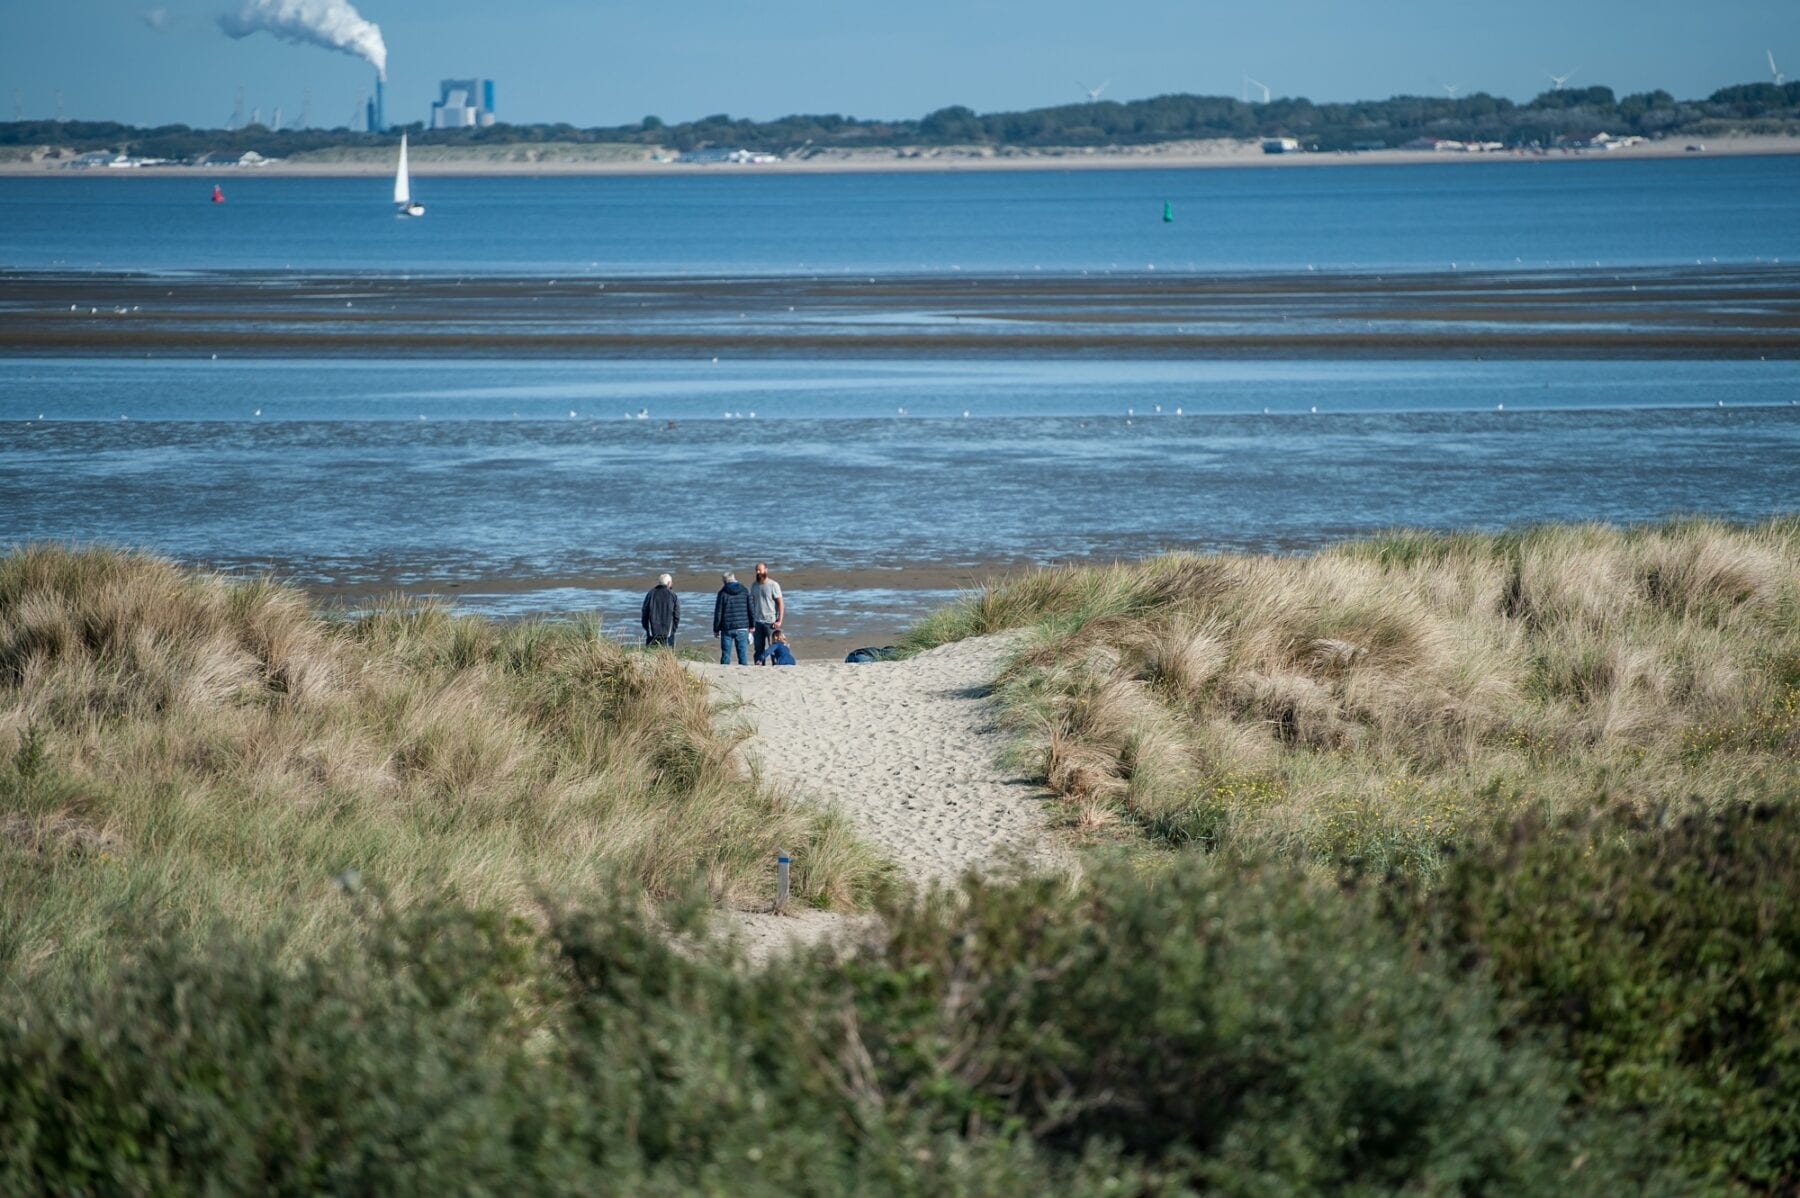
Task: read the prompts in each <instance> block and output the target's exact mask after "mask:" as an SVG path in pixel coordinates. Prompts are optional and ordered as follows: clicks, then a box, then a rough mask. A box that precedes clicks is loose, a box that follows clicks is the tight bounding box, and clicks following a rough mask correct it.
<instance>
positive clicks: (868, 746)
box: [688, 636, 1072, 957]
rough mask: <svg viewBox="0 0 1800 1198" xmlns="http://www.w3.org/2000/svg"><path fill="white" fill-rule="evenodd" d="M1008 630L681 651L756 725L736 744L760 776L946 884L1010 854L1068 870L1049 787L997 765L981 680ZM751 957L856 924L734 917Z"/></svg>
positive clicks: (912, 877) (910, 870)
mask: <svg viewBox="0 0 1800 1198" xmlns="http://www.w3.org/2000/svg"><path fill="white" fill-rule="evenodd" d="M1010 643H1011V642H1010V638H1008V637H1004V636H1000V637H982V638H978V639H975V640H969V641H962V642H958V643H956V644H951V645H945V646H943V647H941V648H938V649H933V650H931V651H930V652H928V653H922V654H920V655H919V656H917V657H914V658H911V659H909V660H907V661H899V662H874V663H869V664H865V665H849V664H845V663H841V662H836V663H833V662H802V663H801V664H800V665H798V666H794V667H790V668H778V667H771V668H761V669H759V668H756V667H753V666H718V665H701V664H696V663H689V664H688V669H689V670H691V671H692V672H693V673H694V674H696V675H698V676H699V677H701V678H704V679H706V680H707V681H708V682H710V683H711V684H712V685H713V686H714V687H715V688H716V689H717V691H718V692H719V695H720V697H721V699H723V700H725V701H726V702H727V703H728V704H731V706H728V707H727V709H726V718H728V719H734V720H735V719H742V720H744V721H746V722H747V723H749V724H750V726H751V727H752V728H754V729H755V735H754V737H753V738H752V739H751V741H750V742H749V743H748V745H747V746H746V747H745V756H746V758H747V759H748V761H749V763H750V764H751V765H752V767H753V769H754V770H755V771H756V772H757V773H758V775H759V776H760V777H761V778H763V779H764V780H765V781H768V782H772V783H774V784H775V785H776V786H778V787H781V788H783V789H785V790H788V791H789V792H791V793H792V794H794V795H796V796H798V797H800V798H802V799H804V800H807V801H810V802H814V803H819V804H823V805H826V806H833V807H837V808H839V809H840V810H842V811H843V812H844V813H845V814H846V815H848V816H849V818H850V822H851V825H852V827H853V828H854V829H855V831H856V832H857V833H858V834H860V835H861V836H863V837H864V838H866V839H867V840H868V841H869V842H870V843H871V844H873V845H874V846H875V847H876V848H878V849H879V850H881V852H882V853H884V854H885V855H886V856H887V857H889V858H890V859H891V860H892V861H893V862H894V864H895V866H896V867H897V868H898V870H899V871H900V875H901V877H902V878H903V879H904V880H905V881H906V882H907V883H908V884H910V885H914V886H918V887H928V886H932V885H951V884H954V883H955V882H956V880H957V879H958V878H960V877H961V876H962V875H963V874H965V873H967V872H969V871H971V870H974V871H978V872H979V871H991V870H994V869H1004V868H1006V867H1008V866H1010V865H1014V864H1019V865H1033V866H1038V867H1045V866H1049V867H1052V868H1066V867H1069V866H1071V864H1072V857H1071V855H1070V854H1069V852H1068V850H1067V848H1066V846H1064V845H1062V844H1061V843H1060V841H1059V839H1058V837H1057V835H1056V833H1055V832H1054V831H1053V830H1052V828H1051V826H1050V820H1049V810H1048V804H1049V802H1050V800H1051V796H1050V795H1049V793H1048V792H1047V791H1045V790H1044V789H1043V787H1042V786H1040V785H1038V784H1036V783H1034V782H1033V781H1032V780H1031V779H1030V778H1028V777H1025V776H1023V774H1022V773H1021V772H1020V771H1018V770H1011V769H1007V768H1006V767H1005V766H1004V765H1002V763H1001V759H1002V757H1003V755H1004V754H1005V751H1006V737H1005V735H1004V734H1003V733H1002V732H1001V730H1000V729H999V728H998V727H996V726H995V723H994V709H993V706H992V703H991V701H990V699H989V697H988V687H989V685H990V684H991V683H992V681H993V679H994V677H995V675H996V674H998V673H999V670H1000V664H1001V660H1002V658H1003V657H1004V656H1005V654H1006V651H1007V648H1008V646H1009V644H1010ZM728 923H729V925H730V926H735V927H736V928H737V929H738V930H739V932H740V934H741V935H742V936H743V937H744V940H745V943H746V947H747V948H748V949H749V950H750V952H751V953H752V955H754V956H759V957H760V956H766V955H767V954H769V953H771V952H773V951H776V950H777V949H778V948H780V947H781V946H782V945H785V944H790V943H804V942H809V941H813V940H817V939H821V938H824V937H828V936H834V935H841V934H846V933H854V932H857V931H859V930H862V929H864V928H865V927H866V924H865V923H864V922H862V921H859V920H854V919H847V918H846V917H844V916H839V915H833V914H829V913H823V912H794V913H791V914H790V915H788V916H776V915H773V914H772V913H766V912H739V913H735V914H734V915H733V916H731V917H730V919H729V921H728Z"/></svg>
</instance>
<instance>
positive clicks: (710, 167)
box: [0, 136, 1800, 179]
mask: <svg viewBox="0 0 1800 1198" xmlns="http://www.w3.org/2000/svg"><path fill="white" fill-rule="evenodd" d="M1689 145H1704V147H1705V148H1704V150H1703V151H1701V152H1694V151H1690V150H1689V149H1688V148H1687V147H1688V146H1689ZM619 148H620V147H608V146H586V145H567V146H550V147H545V148H537V147H531V146H516V147H513V146H500V147H486V148H482V149H479V150H475V149H465V148H462V147H455V148H446V147H439V146H419V147H414V149H413V151H412V164H411V165H412V171H413V174H414V175H418V176H436V177H453V176H463V177H508V176H542V175H563V176H579V175H594V176H659V177H670V176H679V175H684V174H705V175H707V176H708V177H716V176H720V175H770V174H783V175H809V174H824V175H836V174H888V173H895V174H910V173H953V172H963V171H1068V170H1145V169H1165V170H1170V169H1181V170H1185V169H1218V168H1254V167H1265V168H1289V167H1305V168H1314V167H1330V166H1417V165H1423V164H1427V163H1430V164H1451V163H1506V162H1510V163H1526V162H1532V163H1536V162H1584V161H1585V162H1595V161H1618V160H1621V159H1647V158H1709V157H1710V158H1718V157H1733V158H1735V157H1751V156H1773V155H1790V154H1800V137H1786V136H1736V137H1722V138H1713V139H1708V140H1706V141H1704V142H1699V141H1693V140H1687V139H1681V138H1671V139H1669V140H1667V141H1662V142H1646V143H1643V144H1641V145H1636V146H1628V147H1624V148H1621V149H1617V150H1548V151H1542V152H1531V151H1510V150H1508V151H1498V152H1488V153H1467V152H1439V151H1433V150H1401V149H1394V150H1360V151H1343V152H1321V153H1289V154H1265V153H1263V152H1262V150H1261V148H1260V143H1259V142H1257V141H1253V140H1251V141H1238V140H1216V141H1183V142H1167V143H1161V144H1158V145H1149V146H1105V147H1096V148H1091V149H1088V148H1070V147H1062V148H1047V149H1025V148H1017V147H1009V148H1001V149H987V148H976V147H939V148H906V149H900V150H844V151H827V152H824V153H815V154H814V155H813V156H811V157H808V158H805V159H798V160H782V161H779V162H765V163H733V162H681V161H677V160H658V159H654V158H651V157H650V156H649V155H648V153H647V152H646V153H645V154H643V155H641V156H640V155H638V154H636V153H628V154H626V155H620V154H619V153H617V150H618V149H619ZM513 154H516V155H518V156H517V157H511V156H505V157H502V156H500V155H513ZM356 155H357V156H356V157H355V158H354V159H343V160H334V161H321V160H316V159H315V160H282V159H277V160H272V161H269V162H266V163H264V164H262V165H257V166H237V165H229V166H227V165H216V164H214V165H206V166H142V167H130V168H108V167H88V168H79V169H72V168H69V167H67V166H65V165H64V164H63V163H62V161H60V160H47V159H45V160H37V161H29V160H14V161H0V177H9V178H19V177H29V178H44V177H54V178H64V177H75V176H80V177H83V178H118V179H130V178H187V179H192V178H207V179H215V178H217V179H226V178H240V177H243V178H255V177H259V176H283V177H302V178H359V177H371V176H381V175H386V174H389V173H390V172H391V171H392V170H393V162H392V153H391V151H389V150H388V149H386V148H379V149H377V148H371V149H368V150H359V151H357V152H356ZM534 155H535V156H534Z"/></svg>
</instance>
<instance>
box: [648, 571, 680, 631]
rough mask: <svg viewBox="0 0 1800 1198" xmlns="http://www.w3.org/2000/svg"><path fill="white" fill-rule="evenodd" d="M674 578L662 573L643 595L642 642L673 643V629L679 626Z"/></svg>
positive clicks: (678, 610)
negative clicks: (648, 591) (647, 592)
mask: <svg viewBox="0 0 1800 1198" xmlns="http://www.w3.org/2000/svg"><path fill="white" fill-rule="evenodd" d="M674 583H675V580H674V579H673V578H670V577H669V576H668V575H667V574H664V575H663V576H662V577H661V578H658V579H657V580H656V585H655V586H654V587H652V588H651V589H650V593H649V594H647V595H645V596H644V613H643V622H644V643H645V644H646V645H668V646H670V647H673V646H674V644H675V630H676V629H677V628H680V627H681V598H680V596H678V595H676V594H675V586H674Z"/></svg>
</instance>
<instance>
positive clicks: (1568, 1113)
mask: <svg viewBox="0 0 1800 1198" xmlns="http://www.w3.org/2000/svg"><path fill="white" fill-rule="evenodd" d="M343 906H344V907H345V910H344V912H343V914H344V916H345V917H346V918H350V919H353V920H355V921H356V922H357V925H358V927H359V929H360V932H359V935H358V937H357V938H356V940H355V942H354V943H347V942H340V943H336V944H334V945H332V946H330V947H328V948H326V949H323V950H318V951H312V952H307V953H303V954H300V955H299V956H298V957H296V956H295V954H294V953H293V952H292V951H291V950H290V949H289V948H287V947H284V946H283V945H282V944H281V943H279V942H278V941H277V940H270V939H266V938H264V939H250V938H245V937H244V936H242V935H241V934H237V933H227V934H221V935H218V936H211V937H209V936H202V935H196V934H193V933H190V932H182V931H172V932H168V933H166V934H164V935H159V936H151V937H148V938H147V939H146V940H145V941H144V942H143V943H144V945H145V947H144V949H143V951H141V952H139V953H136V954H133V955H132V956H131V957H128V958H126V959H124V960H122V961H120V962H119V963H117V964H116V965H115V966H113V967H112V968H111V969H109V970H107V971H106V972H105V974H104V975H103V976H99V977H92V978H90V977H86V976H76V977H72V978H69V979H67V980H66V981H64V982H61V983H58V984H50V983H49V982H47V981H44V980H42V979H40V981H39V982H38V983H37V984H35V985H34V986H32V987H30V988H29V990H28V991H27V992H25V993H24V994H21V993H19V992H17V991H15V992H13V993H11V994H9V995H7V996H4V997H0V1190H4V1191H6V1192H69V1191H94V1190H127V1191H131V1192H139V1193H174V1192H192V1191H196V1190H209V1189H210V1190H218V1191H226V1192H230V1191H238V1190H245V1189H256V1190H265V1189H266V1190H271V1191H274V1192H289V1193H293V1192H313V1191H317V1190H321V1189H324V1190H332V1191H338V1192H387V1191H393V1190H405V1191H409V1192H419V1191H433V1192H437V1191H454V1192H481V1191H494V1190H499V1189H502V1188H508V1189H524V1190H528V1191H531V1192H567V1193H576V1192H579V1193H618V1194H670V1195H673V1194H688V1193H728V1192H729V1193H737V1194H776V1193H785V1194H798V1195H807V1194H817V1195H835V1194H843V1193H852V1192H857V1193H871V1194H890V1193H892V1194H918V1195H937V1194H968V1195H975V1194H995V1195H998V1194H1016V1193H1018V1192H1020V1191H1021V1189H1024V1188H1038V1189H1041V1190H1045V1191H1048V1192H1056V1193H1070V1194H1093V1195H1100V1194H1109V1195H1136V1194H1144V1195H1148V1194H1171V1195H1172V1194H1179V1193H1193V1192H1207V1193H1221V1194H1244V1195H1256V1194H1270V1193H1319V1192H1328V1191H1329V1192H1336V1193H1350V1194H1390V1193H1395V1192H1408V1193H1421V1194H1458V1193H1470V1192H1481V1193H1487V1194H1541V1193H1548V1192H1556V1193H1570V1194H1583V1193H1593V1194H1604V1193H1609V1192H1618V1191H1620V1190H1621V1189H1624V1190H1628V1191H1629V1192H1634V1193H1654V1192H1659V1191H1661V1192H1676V1190H1677V1189H1678V1187H1676V1186H1675V1185H1674V1182H1675V1181H1676V1180H1678V1179H1677V1178H1676V1177H1675V1175H1673V1174H1670V1173H1668V1172H1667V1171H1666V1169H1665V1167H1664V1164H1663V1162H1662V1161H1661V1159H1660V1157H1659V1154H1658V1152H1657V1151H1655V1148H1654V1145H1650V1146H1649V1147H1648V1148H1646V1146H1645V1145H1644V1144H1643V1143H1642V1142H1640V1139H1639V1137H1640V1136H1641V1135H1642V1134H1643V1129H1644V1127H1645V1124H1644V1122H1643V1120H1642V1119H1640V1118H1637V1117H1636V1116H1634V1115H1633V1114H1632V1113H1631V1112H1629V1111H1621V1112H1616V1113H1611V1112H1609V1113H1605V1114H1595V1113H1593V1112H1590V1111H1588V1110H1587V1109H1585V1107H1584V1104H1583V1102H1582V1098H1581V1094H1580V1091H1579V1090H1578V1088H1577V1079H1578V1075H1577V1072H1576V1070H1575V1069H1573V1068H1571V1067H1570V1066H1569V1065H1568V1064H1566V1063H1564V1062H1563V1061H1562V1060H1560V1059H1559V1057H1558V1052H1557V1049H1556V1045H1555V1041H1554V1039H1553V1038H1552V1037H1546V1036H1531V1035H1526V1036H1519V1035H1512V1034H1509V1027H1508V1023H1507V1009H1506V1008H1505V1007H1504V1006H1503V1005H1502V1004H1500V1003H1499V1002H1498V1001H1497V1000H1496V996H1495V992H1494V990H1493V987H1492V986H1491V984H1490V983H1489V982H1488V981H1487V980H1486V979H1485V978H1484V977H1483V976H1481V975H1480V974H1479V973H1475V974H1467V973H1465V972H1464V971H1462V970H1461V969H1459V968H1457V967H1455V966H1454V965H1453V964H1449V963H1446V959H1445V958H1443V957H1441V956H1434V955H1431V954H1422V953H1420V952H1419V951H1418V950H1417V949H1416V948H1415V947H1414V946H1413V945H1412V944H1411V943H1410V938H1409V937H1408V935H1406V934H1405V933H1404V932H1403V931H1401V930H1400V928H1399V927H1398V926H1397V925H1396V924H1395V923H1394V922H1393V920H1392V917H1391V915H1390V914H1389V913H1388V912H1386V911H1384V910H1383V909H1382V908H1381V906H1380V905H1379V904H1377V903H1376V902H1374V901H1373V900H1372V899H1370V898H1368V897H1366V896H1363V895H1359V894H1355V893H1345V892H1341V891H1339V890H1337V889H1334V888H1331V887H1328V886H1323V885H1321V884H1319V883H1318V882H1317V881H1316V880H1312V879H1309V878H1308V877H1307V876H1305V875H1304V874H1302V873H1299V872H1297V871H1295V870H1293V869H1292V868H1289V867H1285V866H1276V867H1270V868H1267V869H1258V870H1249V871H1241V872H1240V871H1231V872H1227V871H1224V870H1220V871H1216V872H1213V871H1191V872H1188V873H1185V874H1182V875H1179V876H1174V875H1172V876H1168V877H1164V878H1162V879H1159V880H1146V879H1143V878H1139V877H1135V876H1131V875H1128V874H1127V875H1122V876H1119V877H1117V878H1110V879H1109V878H1106V877H1101V878H1100V879H1099V880H1097V881H1095V882H1093V883H1091V884H1090V885H1088V886H1087V887H1085V888H1083V889H1080V890H1077V891H1073V892H1071V891H1069V890H1066V889H1064V888H1063V886H1062V884H1060V883H1055V882H1049V881H1043V882H1039V881H1026V882H1023V883H1020V884H1016V885H994V886H989V885H978V884H971V885H970V887H969V888H968V889H966V890H965V891H964V892H963V893H961V894H960V895H938V896H936V897H935V898H933V899H931V900H930V901H928V902H926V903H925V904H923V905H921V906H909V907H904V908H898V909H892V910H890V911H888V912H887V917H888V919H889V921H890V928H891V935H890V937H889V938H888V939H887V940H886V941H885V942H884V943H883V944H881V945H880V946H872V947H867V948H864V949H861V950H859V951H855V952H853V953H851V954H850V955H849V956H848V957H847V958H846V959H844V960H841V961H838V960H833V959H832V958H831V957H830V956H829V955H828V954H824V953H818V954H813V955H802V956H798V957H794V958H791V959H786V960H780V961H777V962H776V963H774V964H772V965H769V966H767V967H764V968H761V969H754V970H753V969H750V968H748V967H746V966H744V965H742V964H741V963H740V962H737V961H736V960H735V959H734V958H732V956H731V955H730V953H729V952H728V951H727V950H725V949H721V948H719V947H718V946H717V945H716V944H711V943H710V942H708V941H705V940H698V941H688V940H683V939H681V938H680V937H679V935H674V936H672V935H671V932H670V929H669V927H668V926H664V925H661V924H657V925H653V924H651V923H650V922H647V921H646V919H645V918H644V917H643V916H642V915H640V914H638V913H637V909H636V907H635V904H634V903H632V902H629V901H615V902H605V903H601V904H599V905H597V906H588V907H584V908H582V909H580V910H577V911H571V912H564V913H561V914H557V915H554V916H553V917H552V918H551V919H550V920H549V922H548V925H547V927H546V929H545V930H543V931H541V932H540V931H537V930H534V929H532V928H531V927H528V926H527V925H525V924H523V923H520V922H519V921H516V920H512V919H509V918H508V917H505V916H504V915H498V914H486V913H481V912H473V911H468V910H464V909H460V908H457V907H454V906H439V905H423V906H415V907H413V908H411V909H409V910H406V911H402V912H394V913H386V908H383V907H381V906H379V905H377V906H374V907H372V908H367V909H365V910H364V911H363V913H362V914H360V915H356V914H354V913H353V912H352V910H351V909H350V908H351V906H352V903H351V900H349V899H345V900H343ZM677 922H679V921H677Z"/></svg>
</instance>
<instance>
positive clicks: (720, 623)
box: [713, 570, 756, 666]
mask: <svg viewBox="0 0 1800 1198" xmlns="http://www.w3.org/2000/svg"><path fill="white" fill-rule="evenodd" d="M722 577H723V578H724V580H725V585H724V586H722V587H720V588H719V596H718V598H716V599H714V600H713V635H714V636H716V637H718V638H719V664H720V665H722V666H728V665H730V664H731V647H732V646H733V645H736V646H737V663H738V664H739V665H740V666H747V665H749V664H750V630H751V628H753V627H755V625H756V621H755V620H753V619H752V618H751V615H752V613H751V611H750V590H749V588H748V587H746V586H744V584H743V583H741V582H739V581H738V580H737V575H735V574H733V573H731V572H730V571H729V570H728V571H726V572H725V574H724V575H723V576H722Z"/></svg>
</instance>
